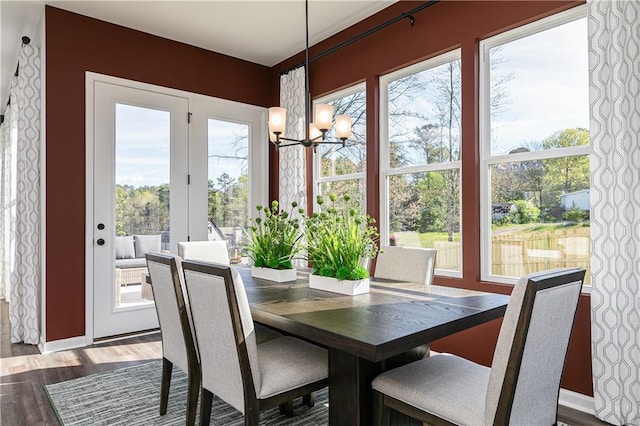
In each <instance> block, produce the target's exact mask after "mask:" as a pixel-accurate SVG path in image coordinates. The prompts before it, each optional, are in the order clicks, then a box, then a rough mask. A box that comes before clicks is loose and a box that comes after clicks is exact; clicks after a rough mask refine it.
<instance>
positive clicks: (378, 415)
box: [373, 390, 391, 426]
mask: <svg viewBox="0 0 640 426" xmlns="http://www.w3.org/2000/svg"><path fill="white" fill-rule="evenodd" d="M373 393H374V397H373V398H374V401H373V424H374V425H375V426H389V425H390V424H391V410H390V409H389V407H387V406H386V405H384V395H383V394H382V393H380V392H378V391H376V390H374V391H373Z"/></svg>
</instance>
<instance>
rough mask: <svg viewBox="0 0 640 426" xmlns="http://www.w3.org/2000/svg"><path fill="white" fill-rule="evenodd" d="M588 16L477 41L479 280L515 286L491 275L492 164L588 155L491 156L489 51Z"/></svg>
mask: <svg viewBox="0 0 640 426" xmlns="http://www.w3.org/2000/svg"><path fill="white" fill-rule="evenodd" d="M586 17H587V6H586V5H580V6H577V7H574V8H572V9H569V10H566V11H564V12H559V13H556V14H554V15H552V16H549V17H546V18H542V19H540V20H537V21H535V22H532V23H529V24H526V25H523V26H521V27H518V28H514V29H512V30H509V31H505V32H503V33H500V34H498V35H495V36H493V37H490V38H487V39H484V40H480V44H479V53H480V63H479V76H478V77H479V85H480V100H479V106H480V111H479V113H480V114H479V135H480V141H479V142H480V279H481V281H489V282H497V283H502V284H511V285H513V284H515V283H516V282H517V281H518V278H517V277H513V278H512V277H505V276H502V275H493V274H492V273H491V262H492V247H491V236H492V229H491V214H490V210H491V209H490V206H491V188H490V187H489V185H490V173H489V170H490V168H491V166H492V165H494V164H498V163H505V162H507V163H508V162H526V161H533V160H546V159H550V158H564V157H575V156H584V155H586V156H589V152H590V145H584V146H573V147H566V148H553V149H547V150H539V151H530V152H521V153H514V154H497V155H493V156H492V155H491V93H490V89H491V61H490V50H491V49H492V48H494V47H497V46H500V45H503V44H506V43H510V42H512V41H516V40H520V39H523V38H526V37H529V36H532V35H535V34H538V33H541V32H543V31H546V30H549V29H552V28H556V27H558V26H561V25H564V24H568V23H570V22H573V21H577V20H579V19H583V18H586ZM582 291H583V293H590V292H591V286H586V287H584V286H583V290H582Z"/></svg>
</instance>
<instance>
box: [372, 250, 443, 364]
mask: <svg viewBox="0 0 640 426" xmlns="http://www.w3.org/2000/svg"><path fill="white" fill-rule="evenodd" d="M436 253H437V250H436V249H432V248H417V247H400V246H383V247H380V253H378V258H377V260H376V269H375V272H374V274H373V276H374V277H375V278H383V279H390V280H399V281H409V282H413V283H418V284H424V285H429V284H431V283H432V282H433V272H434V270H435V265H436ZM429 354H430V349H429V345H428V344H424V345H421V346H418V347H416V348H414V349H412V350H410V351H407V352H405V353H403V354H400V355H397V356H395V357H393V358H389V359H387V360H385V362H384V369H389V368H394V367H398V366H400V365H404V364H407V363H409V362H412V361H416V360H418V359H421V358H424V357H426V356H429Z"/></svg>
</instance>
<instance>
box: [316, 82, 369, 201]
mask: <svg viewBox="0 0 640 426" xmlns="http://www.w3.org/2000/svg"><path fill="white" fill-rule="evenodd" d="M358 92H363V93H364V94H365V102H366V95H367V91H366V83H365V82H360V83H356V84H354V85H352V86H349V87H346V88H344V89H341V90H337V91H335V92H331V93H329V94H327V95H324V96H321V97H319V98H316V99H314V100H313V111H314V112H313V113H314V114H315V106H316V105H317V104H322V103H329V102H331V101H334V100H336V99H339V98H345V97H347V96H351V95H353V94H355V93H358ZM365 116H366V105H365ZM314 119H315V117H314ZM348 143H349V140H348V139H347V144H348ZM365 167H369V164H367V158H366V152H365ZM321 171H322V156H321V155H320V153H319V152H318V153H314V154H313V200H312V204H311V203H310V204H311V205H312V206H313V211H316V212H317V211H318V204H317V203H316V199H317V197H318V195H320V186H321V185H322V184H323V183H333V182H342V181H347V180H361V181H362V182H363V187H364V188H365V190H364V194H363V195H364V198H363V200H362V202H363V206H362V207H363V210H364V209H365V208H366V205H367V191H366V187H367V172H366V169H365V171H364V172H359V173H350V174H346V175H333V176H324V177H323V176H321Z"/></svg>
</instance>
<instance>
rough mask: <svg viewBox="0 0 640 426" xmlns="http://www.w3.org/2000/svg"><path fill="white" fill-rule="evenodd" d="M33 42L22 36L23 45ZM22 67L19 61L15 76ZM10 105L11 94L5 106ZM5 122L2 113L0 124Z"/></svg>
mask: <svg viewBox="0 0 640 426" xmlns="http://www.w3.org/2000/svg"><path fill="white" fill-rule="evenodd" d="M29 43H31V39H30V38H29V37H27V36H22V45H21V46H20V47H22V46H25V45H27V44H29ZM19 69H20V62H18V64H17V65H16V72H15V73H13V76H14V77H17V76H18V70H19ZM9 105H11V95H9V99H7V104H6V105H5V108H6V107H8V106H9ZM2 123H4V114H2V115H0V124H2Z"/></svg>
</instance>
